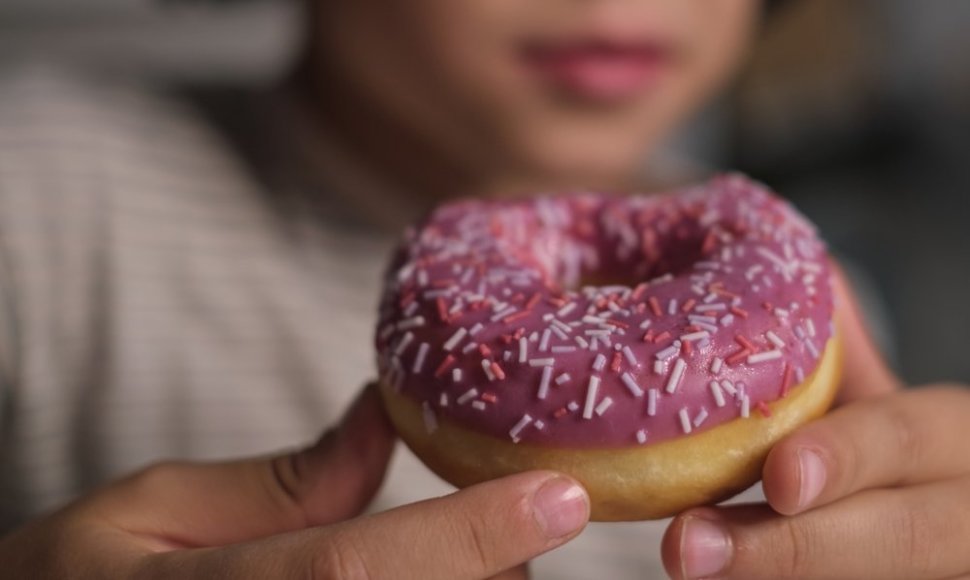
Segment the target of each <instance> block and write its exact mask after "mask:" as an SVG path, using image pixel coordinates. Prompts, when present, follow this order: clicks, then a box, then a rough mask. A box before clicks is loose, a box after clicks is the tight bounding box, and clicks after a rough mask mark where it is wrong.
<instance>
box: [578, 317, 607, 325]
mask: <svg viewBox="0 0 970 580" xmlns="http://www.w3.org/2000/svg"><path fill="white" fill-rule="evenodd" d="M583 322H585V323H587V324H606V319H605V318H600V317H599V316H590V315H586V316H584V317H583Z"/></svg>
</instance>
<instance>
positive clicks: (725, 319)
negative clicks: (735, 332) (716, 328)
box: [721, 314, 734, 326]
mask: <svg viewBox="0 0 970 580" xmlns="http://www.w3.org/2000/svg"><path fill="white" fill-rule="evenodd" d="M732 322H734V315H733V314H725V315H724V316H722V317H721V326H728V325H729V324H731V323H732Z"/></svg>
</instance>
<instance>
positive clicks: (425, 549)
mask: <svg viewBox="0 0 970 580" xmlns="http://www.w3.org/2000/svg"><path fill="white" fill-rule="evenodd" d="M588 518H589V499H588V496H587V495H586V492H585V491H584V490H583V488H582V487H581V486H580V485H579V484H577V483H576V482H575V481H573V480H572V479H569V478H567V477H565V476H562V475H559V474H556V473H552V472H541V471H537V472H529V473H520V474H517V475H512V476H508V477H505V478H503V479H497V480H492V481H488V482H485V483H481V484H478V485H475V486H472V487H469V488H466V489H464V490H461V491H458V492H455V493H453V494H451V495H448V496H445V497H441V498H437V499H432V500H427V501H423V502H419V503H415V504H410V505H406V506H402V507H400V508H396V509H393V510H390V511H387V512H383V513H379V514H375V515H372V516H368V517H363V518H358V519H355V520H351V521H347V522H343V523H339V524H335V525H332V526H327V527H323V528H317V529H311V530H302V531H299V532H294V533H290V534H282V535H278V536H273V537H271V538H267V539H264V540H261V541H256V542H252V543H247V544H237V545H234V546H227V547H226V548H222V549H203V550H180V551H175V552H169V553H167V554H160V555H156V556H154V557H151V558H149V559H148V560H147V561H146V564H148V565H151V566H152V567H154V568H155V569H156V571H158V572H159V577H167V576H166V574H172V575H173V577H174V576H175V575H178V576H179V577H192V578H195V577H198V578H210V577H214V576H216V575H217V574H218V575H220V577H226V578H239V579H246V578H281V579H284V580H285V579H290V578H294V579H295V578H368V579H371V580H383V579H394V580H408V579H412V578H413V579H416V580H417V579H420V580H439V579H440V580H463V579H465V580H480V579H482V578H488V577H490V576H493V575H496V574H500V573H502V572H504V571H509V572H507V574H511V576H506V577H516V576H518V577H521V575H522V573H523V572H524V570H523V569H521V568H516V567H517V566H519V565H520V564H522V563H524V562H526V561H528V560H530V559H532V558H534V557H536V556H538V555H540V554H542V553H543V552H546V551H548V550H551V549H553V548H556V547H558V546H560V545H562V544H564V543H566V542H568V541H569V540H571V539H572V538H574V537H575V536H576V535H577V534H578V533H579V532H580V530H582V528H583V526H585V525H586V522H587V520H588Z"/></svg>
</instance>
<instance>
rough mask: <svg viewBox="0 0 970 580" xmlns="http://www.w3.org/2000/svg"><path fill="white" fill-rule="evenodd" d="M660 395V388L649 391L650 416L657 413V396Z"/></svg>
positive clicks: (648, 412)
mask: <svg viewBox="0 0 970 580" xmlns="http://www.w3.org/2000/svg"><path fill="white" fill-rule="evenodd" d="M659 396H660V390H659V389H650V390H649V391H647V415H648V416H650V417H653V416H654V415H656V414H657V397H659Z"/></svg>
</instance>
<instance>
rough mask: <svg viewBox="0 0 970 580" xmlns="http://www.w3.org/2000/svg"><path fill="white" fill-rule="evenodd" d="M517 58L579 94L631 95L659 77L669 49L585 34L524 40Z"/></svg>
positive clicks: (600, 98) (596, 97) (610, 98)
mask: <svg viewBox="0 0 970 580" xmlns="http://www.w3.org/2000/svg"><path fill="white" fill-rule="evenodd" d="M519 56H520V61H521V62H522V64H523V65H524V68H525V69H526V70H527V71H529V72H530V73H531V74H532V75H534V76H536V77H538V78H539V79H540V80H541V81H542V82H544V83H546V84H547V85H549V86H551V87H552V88H554V89H555V90H557V91H559V92H562V93H564V94H566V95H568V96H571V97H574V98H578V99H581V100H587V101H594V102H617V101H625V100H631V99H635V98H637V97H639V96H641V95H642V94H644V93H645V92H646V91H649V90H650V89H651V88H652V87H654V86H656V85H657V83H659V82H660V81H661V80H662V77H663V75H664V73H665V71H666V70H667V69H668V67H669V65H670V63H671V61H672V54H671V51H670V50H669V49H668V48H667V47H665V46H664V45H663V44H661V43H658V42H649V41H614V40H603V39H590V40H579V41H565V42H537V43H527V44H525V45H523V47H522V49H521V51H520V53H519Z"/></svg>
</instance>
